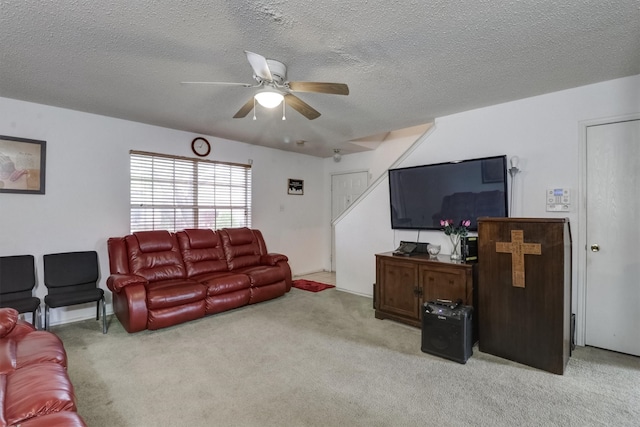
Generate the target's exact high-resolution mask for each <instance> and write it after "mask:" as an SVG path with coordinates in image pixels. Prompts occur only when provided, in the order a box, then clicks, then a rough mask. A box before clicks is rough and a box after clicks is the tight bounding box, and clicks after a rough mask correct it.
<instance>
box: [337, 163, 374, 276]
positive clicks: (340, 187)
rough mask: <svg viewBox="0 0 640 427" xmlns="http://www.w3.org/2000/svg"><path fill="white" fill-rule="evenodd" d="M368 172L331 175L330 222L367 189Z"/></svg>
mask: <svg viewBox="0 0 640 427" xmlns="http://www.w3.org/2000/svg"><path fill="white" fill-rule="evenodd" d="M368 185H369V172H367V171H362V172H350V173H340V174H334V175H331V222H332V223H333V220H335V219H336V218H338V217H339V216H340V215H341V214H342V213H343V212H344V211H345V210H347V208H348V207H349V206H351V204H352V203H353V202H354V201H355V200H356V199H357V198H358V197H359V196H360V195H361V194H362V193H364V190H366V189H367V186H368ZM335 242H336V239H335V229H334V227H333V225H332V226H331V271H336V265H335V258H336V257H335V253H336V247H335Z"/></svg>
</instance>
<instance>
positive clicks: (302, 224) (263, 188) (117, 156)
mask: <svg viewBox="0 0 640 427" xmlns="http://www.w3.org/2000/svg"><path fill="white" fill-rule="evenodd" d="M0 135H5V136H13V137H21V138H29V139H37V140H45V141H46V142H47V152H46V157H47V163H46V194H44V195H25V194H8V193H0V256H6V255H19V254H32V255H34V256H35V257H36V260H37V272H38V286H37V288H36V295H37V296H39V297H40V298H41V299H43V298H44V296H45V295H46V287H45V286H44V284H43V280H42V275H43V266H42V255H43V254H46V253H53V252H69V251H81V250H96V251H98V256H99V260H100V268H101V281H100V284H101V287H103V288H105V289H106V286H105V281H106V278H107V277H108V274H109V264H108V254H107V246H106V242H107V239H108V238H109V237H111V236H122V235H125V234H128V232H129V150H132V149H133V150H143V151H151V152H157V153H166V154H174V155H181V156H189V157H191V156H192V153H191V151H190V144H191V140H192V139H193V138H194V137H195V136H200V135H194V134H191V133H187V132H181V131H176V130H171V129H166V128H160V127H156V126H149V125H144V124H140V123H135V122H130V121H125V120H118V119H113V118H109V117H103V116H97V115H93V114H86V113H80V112H77V111H72V110H66V109H61V108H55V107H49V106H45V105H39V104H33V103H27V102H22V101H16V100H12V99H7V98H0ZM207 138H208V139H209V141H210V142H211V143H212V154H211V155H210V156H209V158H210V159H215V160H222V161H230V162H238V163H247V162H248V161H249V159H252V160H253V227H255V228H258V229H260V230H261V231H262V232H263V234H264V237H265V240H266V243H267V247H268V249H269V250H270V251H271V252H280V253H284V254H287V255H288V256H289V258H290V263H291V267H292V270H293V271H294V273H295V272H296V271H302V272H305V271H317V270H321V269H322V268H323V267H324V265H323V263H322V260H323V255H324V254H325V253H326V250H325V248H323V247H322V245H310V244H309V242H310V241H314V242H315V241H323V240H325V241H326V239H327V237H326V236H324V233H323V230H322V222H323V208H324V205H323V200H324V192H325V188H324V186H323V178H324V174H323V159H318V158H315V157H311V156H305V155H300V154H295V153H289V152H284V151H280V150H273V149H268V148H264V147H259V146H254V145H249V144H244V143H239V142H234V141H229V140H223V139H219V138H214V137H207ZM288 178H299V179H304V180H305V194H304V196H289V195H287V191H286V190H287V179H288ZM324 244H325V245H326V242H325V243H324ZM107 294H108V300H109V301H110V292H107ZM108 309H109V311H111V307H108ZM94 310H95V308H94V306H92V305H83V306H78V307H73V308H68V309H56V310H52V317H51V321H52V324H55V323H60V322H67V321H71V320H76V319H83V318H91V317H92V316H95V311H94Z"/></svg>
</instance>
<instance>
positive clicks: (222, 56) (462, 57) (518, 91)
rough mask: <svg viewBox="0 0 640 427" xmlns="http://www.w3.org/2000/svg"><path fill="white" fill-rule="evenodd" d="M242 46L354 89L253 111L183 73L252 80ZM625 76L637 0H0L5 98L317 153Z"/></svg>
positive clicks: (639, 24) (638, 24)
mask: <svg viewBox="0 0 640 427" xmlns="http://www.w3.org/2000/svg"><path fill="white" fill-rule="evenodd" d="M244 50H250V51H252V52H256V53H259V54H261V55H264V56H265V57H267V58H271V59H276V60H279V61H281V62H283V63H285V64H286V65H287V67H288V78H289V80H297V81H326V82H341V83H346V84H348V85H349V88H350V94H349V95H348V96H339V95H326V94H315V93H298V94H297V95H298V96H299V98H301V99H302V100H304V101H305V102H307V103H308V104H310V105H311V106H312V107H314V108H315V109H316V110H318V111H319V112H320V113H322V116H320V117H319V118H318V119H316V120H313V121H309V120H307V119H306V118H304V117H303V116H302V115H300V114H299V113H297V112H296V111H294V110H291V109H290V108H288V110H287V120H286V121H282V120H281V115H282V111H281V110H280V109H276V111H270V110H265V109H262V108H261V107H259V108H258V109H257V116H258V117H257V118H258V119H257V120H256V121H253V120H252V114H249V115H248V116H247V117H245V118H243V119H233V118H232V117H233V115H234V114H235V113H236V111H238V109H239V108H240V107H241V106H242V105H243V104H244V103H245V102H246V101H247V100H248V99H250V97H251V96H252V94H253V91H254V89H248V88H243V87H232V86H185V85H181V84H180V83H179V82H181V81H185V80H187V81H203V80H204V81H223V82H225V81H228V82H240V83H253V82H254V81H253V79H252V71H251V68H250V66H249V64H248V62H247V60H246V57H245V55H244V53H243V51H244ZM634 74H640V1H638V0H573V1H557V0H548V1H545V0H510V1H506V0H505V1H498V0H494V1H491V0H485V1H479V0H459V1H450V0H406V1H401V0H395V1H394V0H368V1H367V0H325V1H308V0H255V1H250V0H235V1H231V0H228V1H222V0H188V1H177V0H144V1H143V0H136V1H131V0H114V1H99V0H94V1H90V0H57V1H42V0H0V96H3V97H7V98H15V99H20V100H25V101H31V102H36V103H41V104H47V105H54V106H59V107H64V108H70V109H74V110H80V111H85V112H91V113H95V114H101V115H105V116H112V117H118V118H123V119H127V120H133V121H138V122H143V123H149V124H154V125H159V126H165V127H169V128H174V129H181V130H185V131H189V132H193V133H195V134H203V135H213V136H218V137H221V138H227V139H232V140H237V141H243V142H247V143H251V144H258V145H263V146H269V147H275V148H279V149H283V150H291V151H297V152H303V153H307V154H311V155H316V156H321V157H328V156H331V155H332V154H333V149H334V148H341V149H342V150H343V153H351V152H357V151H361V150H365V149H367V148H366V147H367V145H366V144H365V145H362V144H352V143H350V142H349V141H351V140H356V139H362V138H373V139H376V137H377V135H380V138H383V137H384V135H386V134H387V132H389V131H391V130H396V129H401V128H406V127H409V126H415V125H418V124H422V123H426V122H429V121H431V120H432V119H434V118H436V117H440V116H443V115H448V114H452V113H456V112H460V111H465V110H469V109H473V108H478V107H483V106H487V105H492V104H497V103H501V102H505V101H510V100H514V99H520V98H524V97H529V96H534V95H539V94H543V93H548V92H553V91H558V90H562V89H567V88H572V87H577V86H582V85H586V84H590V83H595V82H599V81H604V80H610V79H614V78H618V77H624V76H629V75H634ZM594 102H597V100H594ZM299 140H304V141H306V143H305V144H304V145H299V144H296V143H295V142H296V141H299ZM177 143H180V144H183V143H184V141H177Z"/></svg>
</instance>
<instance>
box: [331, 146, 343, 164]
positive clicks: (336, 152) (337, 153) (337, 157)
mask: <svg viewBox="0 0 640 427" xmlns="http://www.w3.org/2000/svg"><path fill="white" fill-rule="evenodd" d="M340 160H342V154H341V153H340V149H338V148H334V149H333V161H334V162H336V163H338V162H339V161H340Z"/></svg>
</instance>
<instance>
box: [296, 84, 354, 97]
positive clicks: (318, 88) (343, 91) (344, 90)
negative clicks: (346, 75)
mask: <svg viewBox="0 0 640 427" xmlns="http://www.w3.org/2000/svg"><path fill="white" fill-rule="evenodd" d="M288 85H289V89H291V90H293V91H295V92H316V93H330V94H333V95H349V86H347V85H346V84H344V83H322V82H288Z"/></svg>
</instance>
